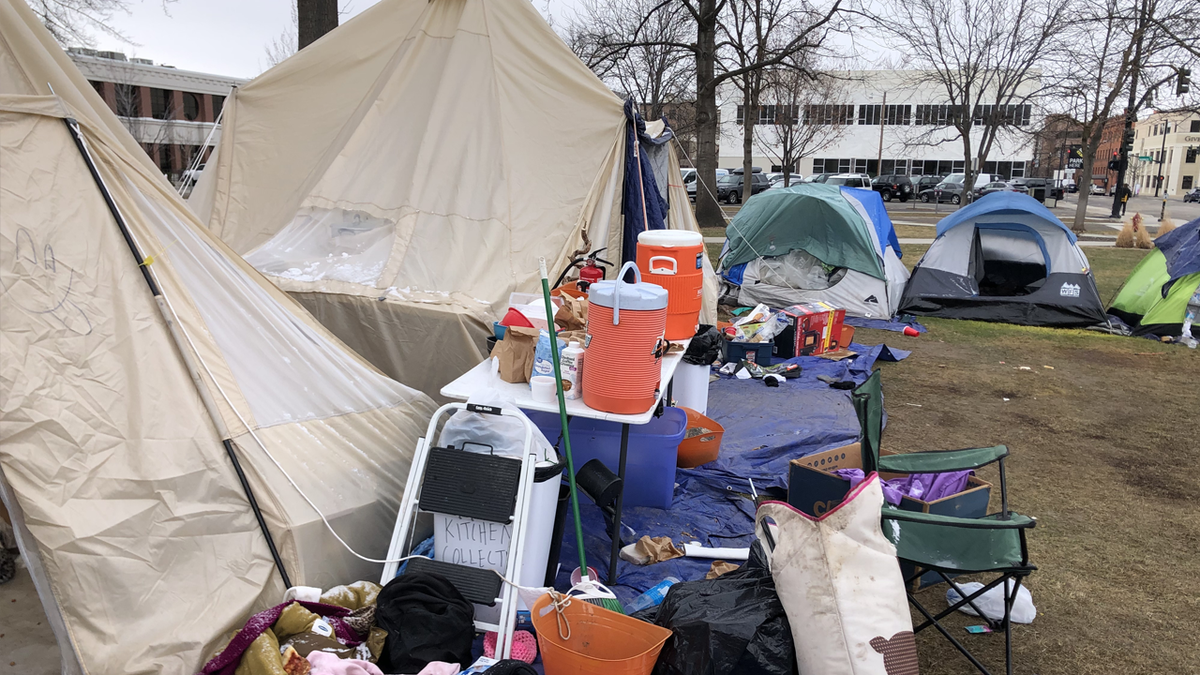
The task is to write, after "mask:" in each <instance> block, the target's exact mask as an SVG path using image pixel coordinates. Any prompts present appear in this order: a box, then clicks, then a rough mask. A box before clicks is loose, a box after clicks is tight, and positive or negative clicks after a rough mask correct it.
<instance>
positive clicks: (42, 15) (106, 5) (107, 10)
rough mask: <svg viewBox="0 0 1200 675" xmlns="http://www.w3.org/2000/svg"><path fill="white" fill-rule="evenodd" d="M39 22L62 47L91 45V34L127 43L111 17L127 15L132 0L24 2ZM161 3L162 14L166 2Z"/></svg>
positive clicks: (126, 39) (92, 42)
mask: <svg viewBox="0 0 1200 675" xmlns="http://www.w3.org/2000/svg"><path fill="white" fill-rule="evenodd" d="M25 1H26V2H27V3H28V4H29V8H30V9H32V10H33V13H34V14H36V15H37V17H38V18H39V19H41V21H42V24H43V25H44V26H46V30H48V31H50V35H52V36H54V39H55V40H57V41H58V43H59V44H60V45H62V46H64V47H75V46H80V45H83V46H91V45H92V44H94V42H95V41H94V40H93V38H92V32H93V31H100V32H101V33H104V34H105V35H109V36H111V37H114V38H117V39H118V40H120V41H122V42H126V43H130V40H129V37H128V36H126V35H125V34H124V33H122V32H121V31H119V30H117V29H116V28H113V26H112V23H111V22H112V18H113V15H114V14H117V13H118V12H121V13H125V14H128V13H129V5H130V4H131V0H25ZM169 2H174V0H162V6H163V11H164V12H166V9H167V3H169Z"/></svg>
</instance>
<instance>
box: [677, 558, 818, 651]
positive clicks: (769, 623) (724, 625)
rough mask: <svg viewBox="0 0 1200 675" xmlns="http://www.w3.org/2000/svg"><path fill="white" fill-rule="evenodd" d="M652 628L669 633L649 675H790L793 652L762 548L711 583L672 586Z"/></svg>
mask: <svg viewBox="0 0 1200 675" xmlns="http://www.w3.org/2000/svg"><path fill="white" fill-rule="evenodd" d="M655 623H657V624H658V625H660V626H662V627H664V628H669V629H671V631H672V635H671V637H670V638H669V639H668V640H667V642H666V644H665V645H663V649H662V652H660V653H659V656H658V662H657V663H656V664H655V666H654V675H795V673H797V672H798V670H797V666H796V650H795V646H794V645H793V643H792V629H791V626H790V625H789V624H788V620H787V614H785V613H784V611H783V604H782V603H780V602H779V596H778V595H776V594H775V581H774V579H772V578H771V571H770V570H769V569H768V568H767V563H766V556H765V555H764V554H763V550H762V545H761V544H760V543H759V542H757V541H756V542H754V545H753V546H752V547H751V548H750V559H749V560H747V561H746V564H744V565H742V566H741V567H739V568H738V569H736V570H734V571H732V572H727V573H725V574H723V575H721V576H719V577H717V578H716V579H711V580H700V581H685V582H681V583H678V584H675V585H674V586H672V587H671V589H670V590H669V591H668V592H667V597H666V598H665V599H664V600H663V602H662V604H661V605H660V606H659V607H658V612H657V615H656V617H655Z"/></svg>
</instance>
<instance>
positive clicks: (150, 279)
mask: <svg viewBox="0 0 1200 675" xmlns="http://www.w3.org/2000/svg"><path fill="white" fill-rule="evenodd" d="M63 121H64V122H65V123H66V125H67V129H68V130H69V131H70V133H71V138H72V140H74V141H75V147H76V148H78V149H79V154H80V155H81V156H82V157H83V162H84V163H85V164H87V168H88V171H89V172H90V173H91V174H92V180H93V181H94V182H95V183H96V188H97V189H99V190H100V194H101V196H103V197H104V203H105V205H107V206H108V211H109V213H111V214H112V217H113V219H114V220H116V222H117V227H118V228H119V229H120V230H121V236H122V237H124V238H125V243H126V244H127V245H128V246H129V250H130V252H132V253H133V258H134V260H135V261H136V262H137V264H138V269H140V270H141V271H142V278H144V279H145V280H146V285H147V286H149V287H150V293H151V294H152V295H153V296H154V300H155V303H156V304H157V305H158V310H159V312H160V313H161V314H162V316H163V320H164V321H166V323H167V329H168V331H169V332H170V333H171V337H172V338H173V339H174V340H175V346H176V348H178V349H179V353H180V355H181V357H182V358H183V361H184V364H185V365H186V367H187V370H188V373H189V374H190V375H191V377H192V382H193V383H194V384H195V385H196V388H197V390H198V392H199V394H200V398H201V399H203V401H204V404H205V408H207V409H208V413H209V416H210V417H211V418H212V420H213V424H214V425H215V426H216V427H217V432H218V433H219V434H220V435H221V444H222V445H224V446H225V454H226V455H228V456H229V461H230V462H231V463H232V464H233V470H234V472H235V473H237V477H238V481H239V482H240V483H241V484H242V492H244V493H245V495H246V499H247V501H249V502H250V508H251V510H253V511H254V517H255V519H256V520H258V527H259V529H260V530H261V531H262V533H263V536H264V537H265V538H266V540H267V548H269V549H270V550H271V557H272V558H273V559H274V560H275V568H276V569H278V570H279V576H280V577H282V578H283V585H284V587H286V588H291V587H292V581H291V579H290V578H289V577H288V573H287V570H285V569H284V568H283V559H282V558H280V557H279V550H278V549H277V548H276V547H275V539H274V538H273V537H272V536H271V531H270V530H268V529H267V521H266V520H265V519H264V518H263V514H262V509H260V508H259V506H258V500H257V499H255V497H254V491H253V490H252V489H251V488H250V481H249V480H247V479H246V473H245V471H243V470H242V464H241V462H240V461H239V460H238V458H237V453H236V452H235V451H234V449H233V441H232V440H231V439H230V438H229V430H228V428H227V427H226V426H225V423H224V420H223V419H222V418H221V417H220V415H219V413H218V412H217V410H216V407H215V405H214V404H213V402H212V396H211V394H209V393H208V390H207V388H206V387H205V386H204V383H203V381H202V380H201V379H200V374H199V373H198V372H197V371H196V367H195V364H194V363H192V360H191V355H190V354H189V352H188V350H187V347H186V345H184V344H183V342H182V340H180V337H179V335H178V334H177V331H178V330H179V328H178V326H177V325H176V323H175V321H174V319H173V318H172V316H171V312H170V311H169V310H168V309H167V305H166V298H165V297H164V296H163V294H162V291H161V290H160V289H159V287H158V283H157V282H156V281H155V279H154V276H153V275H151V274H150V266H149V265H146V264H143V263H144V262H145V257H144V256H143V255H142V253H141V251H139V250H138V247H137V242H135V241H134V240H133V235H132V233H130V231H129V227H128V225H126V223H125V218H124V217H123V216H121V211H120V209H118V208H117V204H116V202H114V201H113V198H112V194H111V193H110V192H109V191H108V187H107V186H105V185H104V179H103V178H101V177H100V172H99V171H98V170H97V169H96V164H95V162H94V161H92V155H91V153H89V152H88V149H87V146H86V145H85V144H84V142H83V135H82V134H81V133H80V131H79V123H78V122H76V121H75V119H74V118H70V117H67V118H64V119H63Z"/></svg>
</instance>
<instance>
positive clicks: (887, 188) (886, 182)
mask: <svg viewBox="0 0 1200 675" xmlns="http://www.w3.org/2000/svg"><path fill="white" fill-rule="evenodd" d="M871 189H873V190H875V191H876V192H878V193H879V196H880V197H882V198H883V201H885V202H890V201H892V199H893V198H894V199H899V200H900V201H902V202H906V201H908V200H909V198H910V197H912V196H913V183H912V179H911V178H909V177H908V176H903V175H900V174H890V175H883V176H880V177H878V178H876V179H875V180H874V181H873V182H872V183H871Z"/></svg>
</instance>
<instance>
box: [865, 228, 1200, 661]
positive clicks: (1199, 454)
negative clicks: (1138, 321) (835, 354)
mask: <svg viewBox="0 0 1200 675" xmlns="http://www.w3.org/2000/svg"><path fill="white" fill-rule="evenodd" d="M908 254H909V250H908V248H907V247H906V250H905V258H908V257H909V255H908ZM916 257H919V256H916ZM1089 257H1090V258H1091V259H1092V263H1093V265H1094V266H1096V268H1097V269H1098V270H1102V271H1103V272H1102V274H1098V275H1097V276H1098V281H1099V282H1100V283H1101V285H1102V286H1103V287H1104V290H1109V289H1112V288H1114V287H1115V284H1119V283H1120V282H1119V281H1114V279H1116V278H1117V277H1120V280H1123V279H1124V276H1125V275H1127V274H1128V270H1129V269H1131V268H1132V266H1133V265H1134V264H1136V262H1137V260H1138V259H1140V256H1138V255H1136V252H1131V251H1116V250H1105V251H1104V252H1103V253H1101V254H1100V255H1093V252H1092V251H1089ZM914 260H915V257H914ZM1121 268H1123V270H1124V271H1123V272H1122V269H1121ZM1104 290H1102V295H1103V294H1104ZM923 323H925V324H926V325H927V326H928V327H929V332H928V333H926V334H925V335H923V336H921V337H920V338H913V339H909V338H901V337H899V336H897V335H896V334H895V333H884V332H880V331H871V330H860V331H859V333H858V334H857V335H856V339H857V340H858V341H861V342H864V343H868V344H871V343H877V342H883V341H887V342H889V343H891V344H892V345H894V346H901V347H904V348H905V349H911V350H913V354H912V356H911V357H909V358H908V359H907V360H905V361H902V362H900V363H896V364H885V365H883V366H882V368H883V382H884V395H885V398H886V402H887V412H888V425H887V429H886V431H885V433H884V439H883V442H884V445H885V446H887V447H889V448H891V449H893V450H897V451H913V450H931V449H950V448H961V447H975V446H982V445H993V444H998V443H1003V444H1006V445H1008V446H1009V448H1010V449H1011V451H1012V455H1011V457H1010V459H1009V460H1008V463H1007V469H1008V482H1009V498H1010V501H1011V505H1012V507H1013V508H1014V509H1015V510H1017V511H1019V512H1021V513H1024V514H1028V515H1031V516H1035V517H1037V518H1038V526H1037V527H1036V528H1035V529H1034V530H1033V531H1032V532H1031V533H1030V535H1029V547H1030V556H1031V560H1032V562H1033V563H1034V564H1036V565H1037V566H1038V568H1039V569H1038V571H1037V572H1035V573H1034V574H1033V575H1032V576H1031V577H1029V580H1028V585H1029V588H1030V590H1031V592H1032V594H1033V599H1034V603H1035V604H1036V605H1037V608H1038V617H1037V619H1036V620H1035V621H1034V623H1033V624H1031V625H1028V626H1017V627H1015V629H1014V662H1015V664H1016V669H1017V672H1024V673H1038V674H1039V675H1053V674H1059V673H1061V674H1063V675H1067V674H1070V675H1077V674H1085V673H1096V674H1099V673H1106V674H1107V673H1139V674H1140V673H1146V674H1150V673H1200V650H1197V649H1195V648H1194V647H1188V646H1186V645H1189V644H1193V645H1194V644H1195V639H1196V638H1195V636H1196V635H1197V633H1200V555H1197V551H1200V517H1197V515H1196V513H1197V512H1196V506H1195V504H1196V496H1197V494H1198V492H1200V479H1198V478H1197V474H1196V472H1195V466H1196V465H1197V463H1198V462H1200V446H1198V445H1197V443H1196V438H1197V436H1196V434H1197V427H1196V424H1197V423H1198V419H1200V415H1198V414H1197V411H1198V410H1200V386H1197V382H1200V353H1197V352H1193V351H1191V350H1188V349H1185V348H1182V347H1178V346H1171V345H1163V344H1159V343H1155V342H1152V341H1150V340H1144V339H1139V338H1120V337H1112V336H1107V335H1102V334H1097V333H1093V332H1089V331H1079V330H1055V329H1042V328H1028V327H1020V326H1010V325H1005V324H989V323H981V322H973V321H951V320H939V319H924V320H923ZM1021 366H1027V367H1028V368H1030V370H1021V369H1020V368H1021ZM1045 366H1050V368H1046V367H1045ZM1005 398H1007V399H1009V400H1008V401H1005V400H1003V399H1005ZM904 403H913V404H918V405H920V406H921V407H915V406H910V405H904ZM981 475H982V477H983V478H984V479H985V480H989V481H992V482H993V483H994V484H996V485H998V474H997V472H996V471H995V469H994V468H988V469H985V470H983V471H981ZM998 498H999V490H998V488H997V489H996V490H995V493H994V494H993V502H992V508H993V510H995V509H998V508H999V501H998ZM944 594H945V586H944V585H941V586H936V587H933V588H930V589H928V590H926V591H924V592H922V596H921V597H922V600H923V601H924V602H926V604H927V605H929V606H931V607H936V608H942V607H945V601H944ZM977 623H980V621H979V620H978V619H977V618H974V617H968V616H966V615H961V614H960V615H958V616H954V617H951V618H950V619H949V621H948V624H949V625H950V626H952V628H951V629H950V630H951V631H952V632H953V634H954V635H955V637H956V638H959V639H961V640H964V641H965V642H966V644H967V645H968V646H969V647H970V648H971V649H972V650H974V651H976V652H977V654H979V655H980V656H981V657H982V659H983V660H984V662H985V664H988V665H989V667H990V666H992V665H993V664H994V666H995V669H994V670H993V672H997V671H998V672H1003V670H1002V664H1003V646H1004V638H1003V635H1002V634H999V633H994V634H990V635H969V634H967V633H966V631H965V630H963V627H964V626H967V625H971V624H977ZM918 645H919V649H920V655H921V672H922V673H924V674H926V675H931V674H932V675H940V674H943V673H947V674H948V673H967V672H974V671H972V670H971V666H970V664H969V663H968V662H967V661H966V660H965V659H964V658H963V657H962V656H961V655H960V654H958V652H957V651H955V650H954V648H953V647H952V646H951V645H950V644H949V643H948V642H946V641H945V640H944V639H943V638H942V637H941V636H940V635H938V634H937V633H936V631H935V630H933V629H928V630H927V631H925V632H922V633H921V634H920V635H919V636H918Z"/></svg>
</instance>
